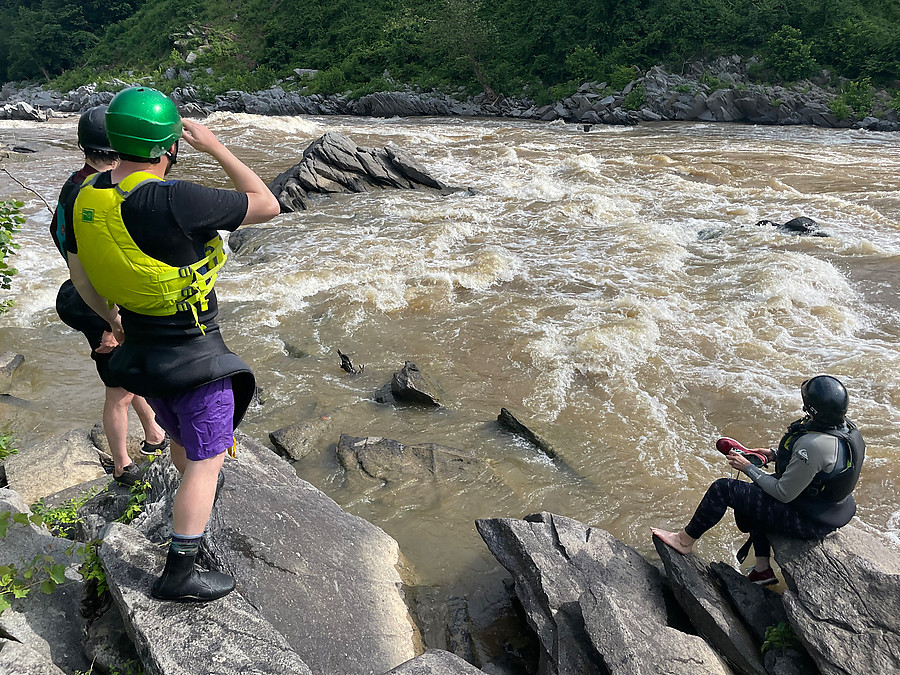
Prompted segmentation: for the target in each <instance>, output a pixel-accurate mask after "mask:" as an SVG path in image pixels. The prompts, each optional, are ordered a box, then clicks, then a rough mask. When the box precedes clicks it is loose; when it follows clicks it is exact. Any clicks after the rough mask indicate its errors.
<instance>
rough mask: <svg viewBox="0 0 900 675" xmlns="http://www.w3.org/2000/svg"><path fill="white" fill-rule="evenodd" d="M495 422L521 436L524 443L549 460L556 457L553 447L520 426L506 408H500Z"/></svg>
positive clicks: (526, 428) (523, 426)
mask: <svg viewBox="0 0 900 675" xmlns="http://www.w3.org/2000/svg"><path fill="white" fill-rule="evenodd" d="M497 421H498V422H499V423H500V424H501V425H502V426H503V427H505V428H506V429H508V430H509V431H511V432H512V433H514V434H517V435H519V436H521V437H522V438H524V439H525V440H526V441H528V442H529V443H531V444H532V445H534V446H535V447H536V448H537V449H538V450H540V451H541V452H543V453H544V454H545V455H547V457H549V458H550V459H554V458H555V457H556V451H555V450H554V449H553V446H552V445H550V443H548V442H547V441H545V440H544V439H543V438H541V437H540V436H538V435H537V434H536V433H534V432H533V431H532V430H531V429H529V428H528V427H526V426H525V425H524V424H522V423H521V422H520V421H519V420H518V419H516V416H515V415H513V414H512V413H511V412H509V410H507V409H506V408H500V414H499V415H498V416H497Z"/></svg>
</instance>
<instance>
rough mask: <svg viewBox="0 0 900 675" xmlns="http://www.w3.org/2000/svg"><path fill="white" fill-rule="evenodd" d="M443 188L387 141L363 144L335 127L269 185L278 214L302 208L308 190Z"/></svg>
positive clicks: (417, 164) (337, 191) (348, 191)
mask: <svg viewBox="0 0 900 675" xmlns="http://www.w3.org/2000/svg"><path fill="white" fill-rule="evenodd" d="M420 187H429V188H434V189H437V190H443V189H445V188H446V186H445V185H444V184H443V183H442V182H441V181H439V180H438V179H436V178H434V177H433V176H431V174H429V173H428V171H427V170H426V169H425V168H424V167H423V166H422V165H421V164H420V163H419V162H418V161H417V160H416V159H415V158H414V157H412V156H411V155H410V154H409V153H407V152H405V151H403V150H401V149H400V148H398V147H396V146H393V145H388V146H386V147H384V148H383V149H380V150H379V149H377V148H364V147H360V146H358V145H356V143H354V142H353V141H352V140H351V139H350V138H348V137H347V136H345V135H344V134H341V133H339V132H337V131H329V132H328V133H327V134H325V135H324V136H321V137H320V138H318V139H316V140H315V141H313V142H312V143H311V144H310V145H309V146H308V147H307V148H306V149H305V150H304V151H303V159H302V160H301V161H300V163H299V164H296V165H294V166H292V167H291V168H290V169H288V170H287V171H284V172H283V173H281V174H279V175H278V176H276V178H275V180H273V181H272V182H271V183H270V184H269V189H270V190H271V191H272V194H274V195H275V196H276V197H277V198H278V201H279V203H280V204H281V212H282V213H290V212H292V211H299V210H304V209H306V208H307V206H308V202H309V196H310V195H312V194H329V193H341V192H344V193H352V192H369V191H371V190H381V189H385V188H400V189H410V188H412V189H415V188H420Z"/></svg>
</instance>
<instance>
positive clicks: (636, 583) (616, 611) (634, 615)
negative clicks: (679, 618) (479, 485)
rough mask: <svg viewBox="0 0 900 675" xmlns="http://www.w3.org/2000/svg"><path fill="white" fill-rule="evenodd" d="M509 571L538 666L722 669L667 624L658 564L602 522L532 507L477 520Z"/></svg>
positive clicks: (701, 646)
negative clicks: (533, 636)
mask: <svg viewBox="0 0 900 675" xmlns="http://www.w3.org/2000/svg"><path fill="white" fill-rule="evenodd" d="M475 525H476V527H477V529H478V533H479V534H480V535H481V537H482V539H484V541H485V543H486V544H487V546H488V548H489V549H490V551H491V553H493V554H494V556H495V557H496V558H497V560H499V561H500V564H501V565H503V566H504V567H505V568H506V569H507V570H509V572H510V574H512V576H513V579H514V580H515V586H516V593H517V595H518V597H519V600H520V601H521V602H522V605H523V607H524V609H525V612H526V615H527V617H528V621H529V623H530V624H531V626H532V628H533V629H534V631H535V633H537V636H538V639H539V640H540V642H541V646H542V650H543V651H542V654H541V664H540V668H539V670H538V672H539V673H540V674H541V675H545V674H546V675H550V674H554V675H555V674H559V675H562V674H563V673H565V674H572V675H574V674H576V673H579V674H580V673H611V674H616V673H651V672H663V671H660V668H661V667H662V664H665V671H664V672H666V673H670V674H672V675H674V674H676V673H683V674H684V675H688V674H689V673H690V674H694V675H696V674H699V673H720V674H723V675H724V674H725V673H729V672H730V671H729V670H728V668H727V667H726V666H725V665H724V664H723V663H722V661H721V660H720V659H719V657H718V656H717V655H716V654H715V652H713V651H712V650H711V649H710V648H709V646H708V645H707V644H706V643H705V642H704V641H703V640H702V639H701V638H699V637H697V636H696V635H689V634H686V633H684V632H682V631H680V630H678V629H676V628H673V627H671V626H670V625H669V612H668V611H667V607H666V602H665V600H664V596H663V582H662V578H661V576H660V574H659V571H658V570H657V569H656V568H655V567H653V566H652V565H650V563H648V562H647V561H646V560H644V559H643V557H642V556H641V555H640V554H639V553H638V552H637V551H635V550H634V549H632V548H631V547H629V546H626V545H624V544H622V543H621V542H619V541H617V540H616V539H615V538H614V537H613V536H612V535H610V534H609V533H608V532H605V531H603V530H599V529H596V528H590V527H587V526H586V525H583V524H582V523H579V522H578V521H575V520H572V519H569V518H564V517H562V516H556V515H553V514H551V513H541V514H537V515H533V516H529V517H528V518H526V519H525V520H514V519H501V518H495V519H490V520H478V521H476V523H475Z"/></svg>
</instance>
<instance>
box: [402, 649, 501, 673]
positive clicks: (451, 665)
mask: <svg viewBox="0 0 900 675" xmlns="http://www.w3.org/2000/svg"><path fill="white" fill-rule="evenodd" d="M386 675H484V671H483V670H479V669H478V668H476V667H475V666H473V665H472V664H471V663H468V662H466V661H463V660H462V659H461V658H459V657H458V656H456V654H451V653H450V652H445V651H444V650H442V649H429V650H428V651H427V652H425V653H424V654H422V655H421V656H417V657H416V658H414V659H412V660H410V661H407V662H406V663H403V664H400V665H399V666H397V667H396V668H394V669H393V670H392V671H390V673H388V674H386Z"/></svg>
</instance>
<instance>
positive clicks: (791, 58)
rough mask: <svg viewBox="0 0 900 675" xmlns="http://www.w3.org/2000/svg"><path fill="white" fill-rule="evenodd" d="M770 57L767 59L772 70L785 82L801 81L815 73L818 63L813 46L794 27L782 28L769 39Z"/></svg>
mask: <svg viewBox="0 0 900 675" xmlns="http://www.w3.org/2000/svg"><path fill="white" fill-rule="evenodd" d="M768 47H769V56H768V58H767V59H766V61H767V62H768V64H769V65H770V66H771V67H772V69H773V70H774V71H775V72H776V73H777V74H778V75H779V76H780V77H781V78H783V79H785V80H799V79H801V78H804V77H808V76H809V75H812V74H813V72H815V69H816V61H815V59H813V57H812V54H811V50H812V48H811V46H810V45H808V44H805V43H804V42H803V34H802V33H801V32H800V31H799V30H798V29H796V28H794V27H792V26H782V27H781V28H780V29H779V30H778V32H777V33H775V34H774V35H773V36H772V37H771V38H770V39H769V44H768Z"/></svg>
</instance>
